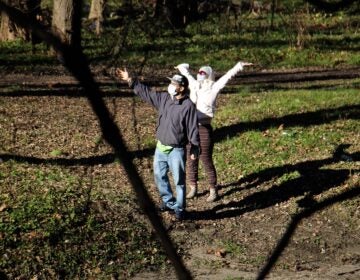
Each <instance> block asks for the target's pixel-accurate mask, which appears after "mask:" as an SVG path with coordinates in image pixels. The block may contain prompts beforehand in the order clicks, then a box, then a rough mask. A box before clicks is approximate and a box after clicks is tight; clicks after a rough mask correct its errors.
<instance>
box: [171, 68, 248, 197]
mask: <svg viewBox="0 0 360 280" xmlns="http://www.w3.org/2000/svg"><path fill="white" fill-rule="evenodd" d="M249 65H252V63H248V62H241V61H240V62H238V63H237V64H236V65H235V66H234V67H233V68H231V69H230V70H229V71H228V72H227V73H226V74H225V75H223V76H222V77H221V78H220V79H218V80H217V81H215V75H214V72H213V70H212V68H211V67H210V66H203V67H201V68H200V69H199V72H198V74H197V78H196V79H195V78H194V77H193V76H192V75H191V74H190V72H189V64H187V63H182V64H179V65H178V66H176V67H175V68H176V69H178V70H179V71H180V73H181V74H182V75H184V76H185V77H186V78H187V79H188V80H189V88H190V99H191V101H192V102H194V103H195V104H196V108H197V115H198V121H199V134H200V147H201V154H200V160H201V161H202V163H203V165H204V169H205V173H206V177H207V181H208V184H209V190H210V194H209V197H208V198H207V199H206V200H207V201H208V202H213V201H215V200H216V199H217V198H218V192H217V175H216V169H215V166H214V163H213V160H212V154H213V147H214V141H213V135H212V134H213V129H212V126H211V120H212V118H213V117H214V113H215V107H216V98H217V96H218V94H219V93H220V91H221V90H222V89H223V88H224V87H225V85H226V84H227V82H228V81H229V80H230V79H231V78H232V77H233V76H235V75H236V74H237V73H238V72H239V71H242V70H243V69H244V66H249ZM198 170H199V160H198V159H197V160H191V161H187V178H188V181H189V186H190V191H189V192H188V194H187V196H186V197H187V198H193V197H195V196H196V194H197V181H198Z"/></svg>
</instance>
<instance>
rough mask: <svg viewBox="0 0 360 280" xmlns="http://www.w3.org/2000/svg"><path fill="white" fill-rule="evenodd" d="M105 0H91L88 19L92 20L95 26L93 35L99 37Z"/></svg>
mask: <svg viewBox="0 0 360 280" xmlns="http://www.w3.org/2000/svg"><path fill="white" fill-rule="evenodd" d="M105 4H106V1H105V0H92V1H91V7H90V13H89V19H90V20H92V21H93V22H94V24H95V34H96V35H100V34H101V32H102V24H103V21H104V9H105Z"/></svg>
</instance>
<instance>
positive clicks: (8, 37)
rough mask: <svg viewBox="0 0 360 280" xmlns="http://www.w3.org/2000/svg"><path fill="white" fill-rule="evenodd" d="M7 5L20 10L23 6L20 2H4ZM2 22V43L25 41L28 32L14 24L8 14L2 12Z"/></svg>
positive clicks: (0, 27)
mask: <svg viewBox="0 0 360 280" xmlns="http://www.w3.org/2000/svg"><path fill="white" fill-rule="evenodd" d="M3 1H4V2H5V3H6V4H9V5H11V6H13V7H16V8H18V9H20V6H22V5H21V4H23V3H20V2H19V1H14V0H12V1H11V0H3ZM0 16H1V22H0V41H12V40H15V39H17V38H22V39H25V38H26V37H27V36H26V31H25V30H24V29H23V28H20V27H18V26H17V25H16V24H15V23H14V22H12V21H11V20H10V19H9V17H8V16H7V14H5V13H3V12H1V14H0Z"/></svg>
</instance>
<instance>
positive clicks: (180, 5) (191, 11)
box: [157, 0, 198, 28]
mask: <svg viewBox="0 0 360 280" xmlns="http://www.w3.org/2000/svg"><path fill="white" fill-rule="evenodd" d="M163 3H164V7H165V11H164V12H165V17H166V19H167V20H168V21H169V23H170V24H171V25H172V26H173V27H174V28H183V27H185V26H186V25H187V24H189V23H190V22H191V21H192V20H194V19H196V17H197V15H198V1H197V0H164V2H163ZM157 6H158V3H157Z"/></svg>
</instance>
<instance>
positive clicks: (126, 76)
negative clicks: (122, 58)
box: [115, 68, 131, 82]
mask: <svg viewBox="0 0 360 280" xmlns="http://www.w3.org/2000/svg"><path fill="white" fill-rule="evenodd" d="M115 75H116V76H117V77H118V78H120V79H121V80H123V81H126V82H129V81H130V80H131V78H130V76H129V72H128V71H127V70H126V68H124V70H121V69H120V68H116V69H115Z"/></svg>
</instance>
